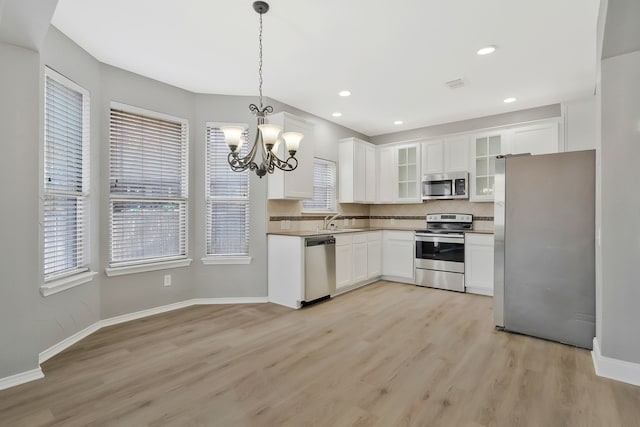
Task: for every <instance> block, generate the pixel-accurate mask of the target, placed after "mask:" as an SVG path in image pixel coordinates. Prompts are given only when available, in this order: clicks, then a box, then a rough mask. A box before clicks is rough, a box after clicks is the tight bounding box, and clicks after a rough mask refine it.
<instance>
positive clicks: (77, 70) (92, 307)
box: [38, 27, 101, 351]
mask: <svg viewBox="0 0 640 427" xmlns="http://www.w3.org/2000/svg"><path fill="white" fill-rule="evenodd" d="M40 65H41V69H40V72H41V73H44V67H45V66H48V67H50V68H53V69H54V70H56V71H57V72H59V73H60V74H62V75H64V76H65V77H67V78H69V79H71V80H73V81H74V82H76V83H77V84H79V85H80V86H82V87H83V88H85V89H86V90H88V91H89V97H90V113H89V115H90V119H91V123H90V157H91V183H90V189H91V190H90V196H89V197H90V209H91V210H90V213H89V227H90V230H91V231H90V232H91V236H92V237H93V238H92V239H91V240H90V251H91V270H93V271H100V266H101V263H100V251H99V244H98V243H99V242H98V238H97V236H98V231H99V225H100V216H99V212H100V207H101V204H100V161H99V159H100V140H101V134H100V123H101V120H100V113H101V102H100V101H101V94H100V64H99V63H98V61H96V60H95V59H94V58H93V57H92V56H90V55H89V54H87V53H86V52H85V51H84V50H82V49H81V48H80V47H79V46H77V45H76V44H75V43H73V42H72V41H71V40H69V39H68V38H67V37H66V36H64V35H63V34H62V33H61V32H59V31H58V30H56V29H55V28H53V27H50V31H49V32H48V34H47V37H46V38H45V40H44V44H43V47H42V49H41V51H40ZM42 76H43V74H41V77H40V78H41V79H42V80H44V77H42ZM42 101H43V99H42V97H40V102H42ZM43 109H44V107H41V111H44V110H43ZM38 141H39V147H40V149H39V152H40V153H42V152H44V133H43V130H42V128H41V129H40V135H39V138H38ZM42 166H43V159H42V157H41V156H40V159H39V170H40V182H42V179H43V177H42ZM40 191H41V189H40ZM41 237H42V236H40V238H41ZM38 265H39V269H38V271H42V256H39V257H38ZM40 280H41V279H40ZM99 284H100V275H98V276H96V277H94V279H93V281H92V282H91V283H88V284H85V285H82V286H78V287H75V288H72V289H69V290H66V291H64V292H61V293H58V294H54V295H50V296H48V297H46V298H42V297H41V298H38V303H39V304H38V330H39V335H40V338H39V349H40V350H41V351H42V350H45V349H47V348H49V347H50V346H52V345H54V344H56V343H58V342H60V341H61V340H63V339H64V338H67V337H68V336H70V335H73V334H74V333H76V332H78V331H80V330H82V329H84V328H86V327H87V326H89V325H92V324H93V323H95V322H96V321H98V320H100V287H99Z"/></svg>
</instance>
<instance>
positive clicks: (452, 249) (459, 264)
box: [415, 214, 473, 292]
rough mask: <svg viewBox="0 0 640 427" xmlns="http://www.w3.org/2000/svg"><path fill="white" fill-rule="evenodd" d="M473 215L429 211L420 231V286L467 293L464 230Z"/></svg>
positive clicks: (417, 274) (417, 259)
mask: <svg viewBox="0 0 640 427" xmlns="http://www.w3.org/2000/svg"><path fill="white" fill-rule="evenodd" d="M472 228H473V215H468V214H429V215H427V228H426V229H425V230H416V263H415V266H416V267H415V268H416V285H418V286H429V287H431V288H440V289H448V290H451V291H458V292H464V232H465V231H469V230H471V229H472Z"/></svg>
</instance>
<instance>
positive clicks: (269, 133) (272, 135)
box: [258, 124, 282, 150]
mask: <svg viewBox="0 0 640 427" xmlns="http://www.w3.org/2000/svg"><path fill="white" fill-rule="evenodd" d="M258 129H260V134H261V135H262V142H263V143H264V145H265V147H267V149H268V150H271V148H272V147H273V146H274V145H275V143H276V141H277V140H278V135H280V132H282V128H281V127H280V126H276V125H268V124H264V125H259V126H258Z"/></svg>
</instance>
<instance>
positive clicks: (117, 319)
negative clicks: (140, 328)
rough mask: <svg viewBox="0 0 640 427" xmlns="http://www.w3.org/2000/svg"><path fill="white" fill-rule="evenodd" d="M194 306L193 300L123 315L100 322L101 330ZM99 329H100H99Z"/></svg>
mask: <svg viewBox="0 0 640 427" xmlns="http://www.w3.org/2000/svg"><path fill="white" fill-rule="evenodd" d="M192 305H193V300H186V301H180V302H174V303H173V304H167V305H161V306H159V307H154V308H149V309H147V310H141V311H136V312H135V313H129V314H123V315H121V316H115V317H110V318H108V319H103V320H101V321H99V322H98V323H100V328H104V327H107V326H113V325H117V324H120V323H124V322H130V321H131V320H136V319H142V318H143V317H149V316H153V315H156V314H160V313H166V312H167V311H173V310H178V309H180V308H185V307H190V306H192ZM98 329H99V328H98Z"/></svg>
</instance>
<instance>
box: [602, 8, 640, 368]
mask: <svg viewBox="0 0 640 427" xmlns="http://www.w3.org/2000/svg"><path fill="white" fill-rule="evenodd" d="M610 7H611V2H610ZM607 25H609V24H607ZM605 37H606V33H605ZM605 40H606V38H605ZM639 76H640V50H638V51H635V52H633V53H627V54H624V55H620V56H616V57H612V58H609V59H606V60H604V61H602V178H601V179H602V181H601V185H602V198H601V200H602V201H601V213H602V219H601V221H602V285H603V287H602V325H601V328H602V333H601V338H599V339H601V342H600V344H601V347H602V353H603V355H604V356H608V357H613V358H616V359H622V360H626V361H629V362H635V363H640V335H639V333H638V325H640V310H638V305H639V304H640V286H639V285H638V283H639V282H640V275H639V270H638V260H640V222H638V218H640V191H639V190H638V188H637V183H638V182H639V180H638V161H639V160H640V77H639Z"/></svg>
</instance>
